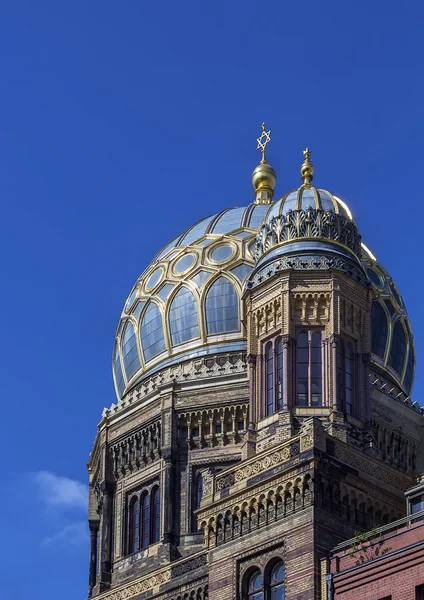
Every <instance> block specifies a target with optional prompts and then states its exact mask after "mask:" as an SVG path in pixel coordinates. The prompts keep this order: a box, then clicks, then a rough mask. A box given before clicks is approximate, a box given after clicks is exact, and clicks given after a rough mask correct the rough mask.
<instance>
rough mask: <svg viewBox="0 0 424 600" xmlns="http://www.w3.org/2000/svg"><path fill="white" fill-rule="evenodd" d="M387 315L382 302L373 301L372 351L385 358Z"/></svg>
mask: <svg viewBox="0 0 424 600" xmlns="http://www.w3.org/2000/svg"><path fill="white" fill-rule="evenodd" d="M387 332H388V324H387V315H386V312H385V310H384V308H383V307H382V306H381V304H380V302H378V301H376V302H373V305H372V312H371V338H372V339H371V342H372V344H371V345H372V348H371V349H372V352H373V354H376V355H377V356H379V357H380V358H384V354H385V352H386V344H387Z"/></svg>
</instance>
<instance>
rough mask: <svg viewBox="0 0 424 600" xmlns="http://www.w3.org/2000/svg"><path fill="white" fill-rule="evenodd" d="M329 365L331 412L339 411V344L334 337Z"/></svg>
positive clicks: (337, 339)
mask: <svg viewBox="0 0 424 600" xmlns="http://www.w3.org/2000/svg"><path fill="white" fill-rule="evenodd" d="M330 341H331V363H332V365H331V366H332V369H331V372H332V379H333V386H332V396H333V410H336V411H337V410H341V407H340V406H339V405H338V402H337V344H338V343H339V338H338V336H336V335H333V336H331V340H330Z"/></svg>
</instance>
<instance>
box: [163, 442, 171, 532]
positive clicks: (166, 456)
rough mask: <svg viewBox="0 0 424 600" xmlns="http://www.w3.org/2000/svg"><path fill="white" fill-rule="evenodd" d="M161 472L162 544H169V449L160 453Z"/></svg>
mask: <svg viewBox="0 0 424 600" xmlns="http://www.w3.org/2000/svg"><path fill="white" fill-rule="evenodd" d="M162 459H163V470H162V486H161V487H162V490H163V493H162V497H163V508H162V518H163V525H162V531H163V543H164V544H169V543H170V542H171V537H172V489H171V486H172V452H171V449H170V448H166V449H165V448H164V449H163V451H162Z"/></svg>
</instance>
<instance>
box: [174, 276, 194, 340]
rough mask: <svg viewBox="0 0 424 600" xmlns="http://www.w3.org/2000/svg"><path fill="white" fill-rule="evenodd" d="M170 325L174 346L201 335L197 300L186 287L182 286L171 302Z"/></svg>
mask: <svg viewBox="0 0 424 600" xmlns="http://www.w3.org/2000/svg"><path fill="white" fill-rule="evenodd" d="M169 326H170V329H171V338H172V344H173V345H174V346H177V345H178V344H182V343H183V342H187V341H188V340H192V339H194V338H197V337H199V325H198V322H197V305H196V300H195V299H194V296H193V294H192V293H191V292H190V290H189V289H188V288H186V287H182V288H181V289H180V290H179V291H178V292H177V294H176V295H175V296H174V299H173V300H172V302H171V308H170V310H169Z"/></svg>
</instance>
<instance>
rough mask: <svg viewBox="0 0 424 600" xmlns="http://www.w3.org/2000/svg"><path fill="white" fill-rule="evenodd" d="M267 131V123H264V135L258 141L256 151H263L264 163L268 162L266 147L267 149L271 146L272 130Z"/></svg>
mask: <svg viewBox="0 0 424 600" xmlns="http://www.w3.org/2000/svg"><path fill="white" fill-rule="evenodd" d="M265 130H266V125H265V123H262V133H261V135H260V136H259V137H258V139H257V140H256V141H257V142H258V145H257V146H256V150H259V149H260V150H261V152H262V162H265V161H266V147H267V144H269V142H270V141H271V129H270V130H269V131H265Z"/></svg>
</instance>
